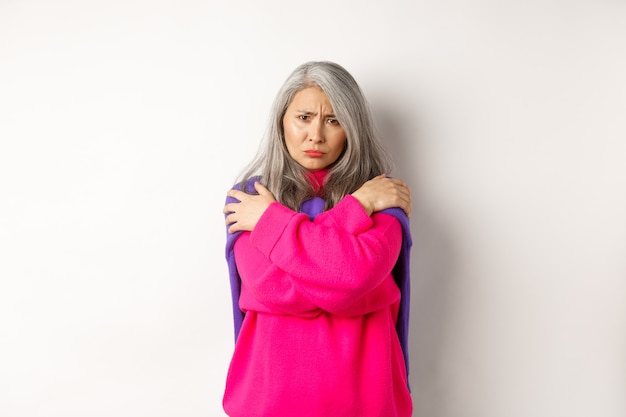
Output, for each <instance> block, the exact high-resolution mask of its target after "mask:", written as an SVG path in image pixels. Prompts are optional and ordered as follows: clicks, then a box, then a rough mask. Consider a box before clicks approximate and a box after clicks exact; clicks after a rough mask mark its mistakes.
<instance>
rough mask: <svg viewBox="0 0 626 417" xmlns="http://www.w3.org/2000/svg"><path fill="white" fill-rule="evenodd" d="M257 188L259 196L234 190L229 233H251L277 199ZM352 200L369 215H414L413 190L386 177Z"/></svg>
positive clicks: (375, 180) (229, 208)
mask: <svg viewBox="0 0 626 417" xmlns="http://www.w3.org/2000/svg"><path fill="white" fill-rule="evenodd" d="M254 188H255V189H256V190H257V192H258V193H259V194H258V195H251V194H247V193H245V192H243V191H240V190H230V191H229V192H228V196H230V197H233V198H235V199H237V200H239V202H238V203H229V204H226V205H225V206H224V214H226V224H228V225H230V227H229V229H228V230H229V232H230V233H235V232H239V231H248V232H251V231H252V230H254V227H255V226H256V224H257V223H258V221H259V219H260V218H261V216H262V215H263V213H265V210H267V208H268V207H269V205H270V204H272V203H273V202H274V201H276V199H275V198H274V195H273V194H272V193H271V192H270V190H268V189H267V188H266V187H265V186H263V185H262V184H260V183H258V182H255V183H254ZM352 196H353V197H354V198H355V199H356V200H357V201H358V202H359V203H360V204H361V205H362V206H363V209H365V211H366V212H367V214H368V215H370V216H371V215H372V214H373V213H375V212H377V211H382V210H384V209H387V208H391V207H400V208H401V209H402V210H404V211H405V212H406V214H407V216H408V215H410V213H411V192H410V190H409V187H408V186H407V185H406V184H405V183H404V181H402V180H401V179H399V178H387V176H386V175H385V174H382V175H379V176H377V177H374V178H373V179H371V180H369V181H367V182H366V183H365V184H363V185H362V186H361V188H359V189H358V190H356V191H355V192H354V193H352Z"/></svg>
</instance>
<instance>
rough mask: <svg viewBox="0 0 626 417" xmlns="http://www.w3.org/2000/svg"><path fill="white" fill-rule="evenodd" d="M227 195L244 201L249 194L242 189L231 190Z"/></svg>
mask: <svg viewBox="0 0 626 417" xmlns="http://www.w3.org/2000/svg"><path fill="white" fill-rule="evenodd" d="M226 195H227V196H229V197H233V198H235V199H237V200H239V201H242V199H243V198H245V197H246V196H247V195H248V194H246V193H244V192H243V191H240V190H230V191H228V192H227V193H226Z"/></svg>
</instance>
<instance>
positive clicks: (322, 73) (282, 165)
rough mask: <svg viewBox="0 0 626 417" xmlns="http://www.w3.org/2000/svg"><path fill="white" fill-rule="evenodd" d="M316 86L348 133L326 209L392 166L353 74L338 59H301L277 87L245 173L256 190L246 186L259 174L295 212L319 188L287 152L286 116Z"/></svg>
mask: <svg viewBox="0 0 626 417" xmlns="http://www.w3.org/2000/svg"><path fill="white" fill-rule="evenodd" d="M313 86H317V87H319V88H320V89H321V90H322V91H323V92H324V93H325V94H326V96H327V97H328V100H329V101H330V104H331V106H332V107H333V110H334V113H335V115H336V116H337V120H338V121H339V124H340V125H341V126H342V127H343V129H344V131H345V133H346V147H345V149H344V151H343V153H342V154H341V155H340V156H339V158H338V159H337V161H336V162H335V163H334V164H333V165H332V166H331V167H330V168H329V173H328V175H327V177H326V180H325V183H324V199H325V200H326V209H329V208H331V207H333V206H335V205H336V204H337V203H338V202H339V201H340V200H341V199H342V198H343V197H344V196H345V195H346V194H350V193H352V192H354V191H356V190H357V189H358V188H360V187H361V186H362V185H363V183H365V182H366V181H368V180H370V179H372V178H373V177H375V176H377V175H380V174H383V173H387V172H388V169H389V162H388V158H387V155H386V153H385V152H384V150H383V149H382V147H381V146H380V144H379V139H378V135H377V134H376V131H375V129H374V125H373V121H372V116H371V112H370V109H369V106H368V104H367V101H366V99H365V96H364V95H363V92H362V91H361V89H360V88H359V86H358V84H357V83H356V81H355V80H354V78H353V77H352V76H351V75H350V73H348V71H346V70H345V69H344V68H343V67H342V66H340V65H338V64H335V63H333V62H326V61H322V62H307V63H305V64H302V65H300V66H299V67H298V68H296V69H295V71H294V72H293V73H292V74H291V75H290V76H289V77H288V78H287V80H286V81H285V83H284V84H283V86H282V87H281V89H280V90H279V91H278V94H277V96H276V99H275V100H274V104H273V106H272V110H271V113H270V121H269V126H268V130H267V132H266V135H265V137H264V141H263V143H262V145H261V148H260V149H259V152H258V153H257V156H256V157H255V159H254V160H253V161H252V162H251V163H250V165H249V166H248V167H247V168H246V170H245V173H244V175H243V176H242V178H241V187H242V189H244V190H246V191H247V192H252V193H254V189H253V188H252V189H250V187H249V186H248V187H246V184H249V182H250V180H251V178H253V177H254V176H256V175H260V177H261V180H260V182H261V183H262V184H263V185H265V186H266V187H267V188H268V189H269V190H270V191H271V192H272V194H274V197H276V200H278V201H279V202H280V203H282V204H284V205H285V206H287V207H289V208H291V209H293V210H296V211H298V210H299V209H300V206H301V204H302V203H303V202H304V201H305V200H307V199H309V198H311V197H314V196H315V192H314V190H313V187H312V185H311V181H310V180H309V179H308V178H307V176H306V171H307V170H306V168H304V167H302V166H301V165H300V164H299V163H297V162H296V161H295V160H294V159H293V158H292V157H291V156H290V155H289V152H288V151H287V146H286V144H285V133H284V129H283V117H284V115H285V112H286V110H287V107H288V106H289V104H290V103H291V101H292V99H293V97H294V96H295V94H296V93H298V92H299V91H301V90H303V89H305V88H308V87H313Z"/></svg>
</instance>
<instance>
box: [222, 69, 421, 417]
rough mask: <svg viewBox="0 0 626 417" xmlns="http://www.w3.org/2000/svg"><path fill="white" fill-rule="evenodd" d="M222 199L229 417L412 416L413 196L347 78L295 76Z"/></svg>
mask: <svg viewBox="0 0 626 417" xmlns="http://www.w3.org/2000/svg"><path fill="white" fill-rule="evenodd" d="M271 116H272V117H271V121H270V127H269V129H268V133H267V137H266V138H265V143H264V146H263V147H262V148H261V150H260V152H259V155H258V156H257V157H256V159H255V160H254V161H253V162H252V163H251V165H250V167H249V169H248V171H247V173H246V174H245V175H244V177H243V179H242V180H241V182H240V183H239V184H238V185H237V186H236V187H234V188H233V189H232V190H231V191H229V192H228V197H227V201H226V205H225V207H224V213H225V215H226V224H227V229H228V239H227V247H226V257H227V261H228V266H229V272H230V278H231V288H232V294H233V311H234V316H235V340H236V343H235V352H234V355H233V358H232V361H231V364H230V369H229V372H228V378H227V382H226V391H225V394H224V403H223V405H224V410H225V411H226V413H227V414H228V415H229V416H233V417H244V416H245V417H261V416H264V417H265V416H267V417H283V416H284V417H307V416H310V417H331V416H332V417H347V416H354V417H408V416H410V415H411V412H412V402H411V397H410V393H409V389H408V352H407V330H408V315H409V299H408V297H409V276H408V274H409V268H408V262H409V250H410V246H411V239H410V231H409V225H408V219H407V215H408V214H409V212H410V210H411V197H410V192H409V189H408V187H407V186H406V184H405V183H404V182H403V181H401V180H400V179H394V178H388V177H387V176H386V175H385V173H386V172H388V167H387V166H386V163H385V159H384V156H383V151H382V149H381V147H380V145H379V143H378V141H377V138H376V135H375V131H374V129H373V125H372V120H371V116H370V111H369V108H368V106H367V103H366V101H365V98H364V96H363V93H362V92H361V90H360V88H359V86H358V85H357V83H356V81H355V80H354V78H353V77H352V76H351V75H350V74H349V73H348V72H347V71H346V70H345V69H344V68H342V67H341V66H339V65H337V64H334V63H331V62H309V63H306V64H303V65H301V66H300V67H298V68H297V69H296V70H295V71H294V72H293V73H292V74H291V75H290V76H289V78H288V79H287V81H286V82H285V84H284V85H283V87H282V88H281V89H280V91H279V93H278V96H277V98H276V100H275V102H274V106H273V109H272V114H271Z"/></svg>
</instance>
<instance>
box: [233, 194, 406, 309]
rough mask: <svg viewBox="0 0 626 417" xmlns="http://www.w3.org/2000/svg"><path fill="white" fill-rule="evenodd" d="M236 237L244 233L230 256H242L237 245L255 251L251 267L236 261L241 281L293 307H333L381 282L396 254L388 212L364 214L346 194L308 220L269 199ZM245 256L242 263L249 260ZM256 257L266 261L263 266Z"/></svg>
mask: <svg viewBox="0 0 626 417" xmlns="http://www.w3.org/2000/svg"><path fill="white" fill-rule="evenodd" d="M242 238H248V239H244V241H243V242H242V244H241V247H239V248H238V247H237V246H236V247H235V249H236V256H237V257H238V258H239V259H242V258H241V257H240V256H239V255H240V253H237V250H238V249H240V250H241V249H244V250H245V251H246V252H247V253H250V252H256V254H257V255H256V256H255V258H257V262H256V267H257V268H256V273H254V271H253V270H252V269H253V265H241V269H242V272H241V275H242V282H243V283H244V285H246V286H249V287H250V290H251V291H252V292H253V293H254V294H255V296H256V297H258V298H259V299H260V300H262V301H263V302H266V303H267V302H272V303H279V304H281V303H282V307H283V308H286V306H289V308H290V309H294V308H295V309H296V310H299V311H300V310H301V311H305V310H308V309H310V308H311V307H312V306H317V307H319V308H321V309H323V310H326V311H330V312H337V311H346V307H347V306H350V305H352V304H354V303H355V302H357V301H359V300H361V301H362V300H363V297H365V296H367V294H368V293H370V292H371V291H373V290H375V289H377V288H380V287H383V283H384V281H385V280H386V279H387V278H388V277H389V276H390V274H391V270H392V268H393V266H394V264H395V262H396V260H397V257H398V254H399V251H400V245H401V240H402V232H401V228H400V224H399V223H398V221H397V219H395V218H394V217H393V216H390V215H386V214H382V213H375V214H374V215H372V216H371V217H370V216H368V215H367V213H366V212H365V210H364V209H363V207H362V206H361V205H360V204H359V202H358V201H357V200H356V199H354V197H352V196H349V195H348V196H346V197H345V198H344V199H343V200H342V201H341V202H339V204H337V205H336V206H335V207H334V208H332V209H331V210H328V211H326V212H324V213H321V214H320V215H318V216H317V217H316V218H315V220H314V221H310V220H309V218H308V216H307V215H305V214H301V213H297V212H294V211H293V210H290V209H288V208H287V207H285V206H283V205H281V204H279V203H273V204H272V205H270V207H268V209H267V210H266V211H265V213H264V214H263V216H262V217H261V219H260V220H259V222H258V223H257V225H256V227H255V229H254V230H253V231H252V232H251V233H250V234H249V236H242V237H241V238H240V240H242ZM237 245H239V242H237ZM246 247H247V249H245V248H246ZM252 249H254V251H252ZM259 255H262V257H261V256H259ZM246 258H247V261H243V263H244V264H248V263H249V261H252V259H251V258H248V257H247V256H246ZM253 258H254V257H253ZM261 258H264V259H265V260H266V262H267V264H266V265H265V266H264V268H263V265H262V263H259V262H258V261H259V260H261ZM239 259H238V261H237V263H238V265H239V263H240V261H239ZM247 271H249V273H247ZM361 304H362V303H361Z"/></svg>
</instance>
